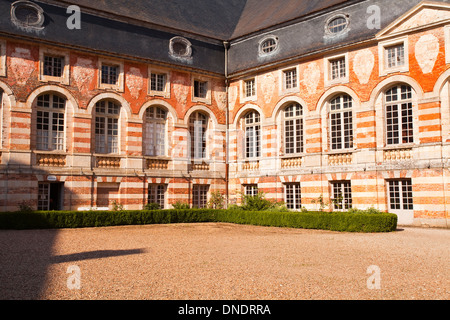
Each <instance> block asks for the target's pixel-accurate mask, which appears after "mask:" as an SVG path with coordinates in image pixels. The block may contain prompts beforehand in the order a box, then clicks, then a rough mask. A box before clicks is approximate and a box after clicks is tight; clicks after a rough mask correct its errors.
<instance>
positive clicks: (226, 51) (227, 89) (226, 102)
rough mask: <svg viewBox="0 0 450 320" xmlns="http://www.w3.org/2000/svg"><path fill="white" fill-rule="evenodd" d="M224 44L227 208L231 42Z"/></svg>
mask: <svg viewBox="0 0 450 320" xmlns="http://www.w3.org/2000/svg"><path fill="white" fill-rule="evenodd" d="M223 46H224V48H225V97H226V98H225V104H226V108H225V110H226V117H225V118H226V126H227V129H226V133H225V134H226V138H225V139H226V141H225V144H226V147H225V148H226V151H225V196H226V208H228V204H229V203H230V190H229V184H230V163H229V162H230V159H229V156H230V147H229V146H230V143H229V140H230V136H229V129H230V110H229V107H230V106H229V102H228V91H229V87H230V81H229V80H228V49H229V48H230V43H229V42H228V41H224V42H223Z"/></svg>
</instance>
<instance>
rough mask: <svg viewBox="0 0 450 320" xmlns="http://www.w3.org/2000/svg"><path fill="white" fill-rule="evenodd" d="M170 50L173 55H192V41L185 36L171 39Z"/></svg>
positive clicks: (187, 56) (182, 56)
mask: <svg viewBox="0 0 450 320" xmlns="http://www.w3.org/2000/svg"><path fill="white" fill-rule="evenodd" d="M169 52H170V54H171V55H172V56H175V57H181V58H189V57H190V56H191V55H192V48H191V43H190V42H189V40H187V39H185V38H183V37H174V38H172V39H170V46H169Z"/></svg>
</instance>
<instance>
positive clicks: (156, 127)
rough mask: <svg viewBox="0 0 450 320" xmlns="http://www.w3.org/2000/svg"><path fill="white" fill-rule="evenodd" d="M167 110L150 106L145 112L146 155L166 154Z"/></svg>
mask: <svg viewBox="0 0 450 320" xmlns="http://www.w3.org/2000/svg"><path fill="white" fill-rule="evenodd" d="M166 119H167V112H166V111H165V110H164V109H162V108H160V107H149V108H148V109H147V110H146V112H145V122H144V126H145V127H144V135H145V143H144V154H145V155H146V156H152V157H155V156H164V155H165V154H166Z"/></svg>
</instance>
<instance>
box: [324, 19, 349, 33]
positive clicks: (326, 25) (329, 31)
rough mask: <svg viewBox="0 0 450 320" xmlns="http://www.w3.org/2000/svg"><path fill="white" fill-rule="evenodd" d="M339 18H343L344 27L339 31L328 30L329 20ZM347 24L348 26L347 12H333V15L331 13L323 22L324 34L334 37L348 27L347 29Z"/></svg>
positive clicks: (345, 30)
mask: <svg viewBox="0 0 450 320" xmlns="http://www.w3.org/2000/svg"><path fill="white" fill-rule="evenodd" d="M339 18H342V19H345V21H346V25H345V27H344V29H342V30H341V31H339V32H332V31H331V30H330V25H331V22H332V21H334V20H336V19H339ZM349 26H350V17H349V15H348V14H345V13H339V14H335V15H333V16H332V17H330V18H329V19H328V20H327V21H326V22H325V35H326V36H327V37H336V36H339V35H341V34H343V33H345V32H347V31H348V29H349Z"/></svg>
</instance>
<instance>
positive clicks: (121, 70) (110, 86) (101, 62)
mask: <svg viewBox="0 0 450 320" xmlns="http://www.w3.org/2000/svg"><path fill="white" fill-rule="evenodd" d="M104 64H105V65H113V66H117V67H118V70H119V74H118V76H117V82H116V84H107V83H102V66H103V65H104ZM124 78H125V75H124V63H123V61H119V60H113V59H104V58H99V59H98V88H99V89H104V90H108V89H109V90H114V91H118V92H124V91H125V84H124Z"/></svg>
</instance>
